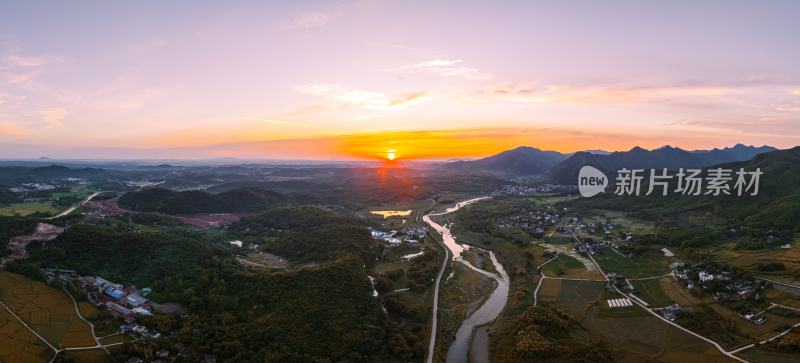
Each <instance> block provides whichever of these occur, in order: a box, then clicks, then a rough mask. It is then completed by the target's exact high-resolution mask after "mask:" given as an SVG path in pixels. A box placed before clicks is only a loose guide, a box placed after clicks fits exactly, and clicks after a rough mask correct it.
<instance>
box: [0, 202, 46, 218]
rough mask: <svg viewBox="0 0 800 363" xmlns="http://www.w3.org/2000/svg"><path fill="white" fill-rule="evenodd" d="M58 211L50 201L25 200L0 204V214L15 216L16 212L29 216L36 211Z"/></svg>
mask: <svg viewBox="0 0 800 363" xmlns="http://www.w3.org/2000/svg"><path fill="white" fill-rule="evenodd" d="M58 211H59V210H58V209H56V208H55V207H53V205H52V204H50V202H24V203H12V204H8V205H4V206H0V216H13V215H15V214H19V215H21V216H27V215H30V214H33V213H36V212H42V213H58Z"/></svg>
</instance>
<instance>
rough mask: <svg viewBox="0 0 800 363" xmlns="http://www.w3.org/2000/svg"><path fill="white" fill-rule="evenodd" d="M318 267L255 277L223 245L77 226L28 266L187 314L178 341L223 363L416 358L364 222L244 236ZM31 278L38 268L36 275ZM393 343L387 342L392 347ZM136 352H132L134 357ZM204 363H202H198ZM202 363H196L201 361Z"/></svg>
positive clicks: (276, 214) (280, 226)
mask: <svg viewBox="0 0 800 363" xmlns="http://www.w3.org/2000/svg"><path fill="white" fill-rule="evenodd" d="M232 232H236V233H239V232H241V233H243V234H246V235H247V236H248V238H255V239H262V240H269V243H268V245H267V246H269V248H270V249H271V250H274V251H275V252H281V253H285V254H286V255H287V256H289V257H290V258H292V259H295V260H305V259H307V258H309V257H306V256H310V258H313V259H315V260H316V261H317V262H318V263H316V264H315V265H314V266H313V267H305V268H297V269H294V270H291V271H288V272H274V271H273V270H268V269H258V270H256V269H248V268H245V267H243V266H241V265H240V264H239V263H238V262H237V261H236V259H235V258H234V255H233V254H232V250H231V249H230V248H229V247H227V246H224V245H221V244H219V245H215V244H211V243H209V242H207V241H204V240H199V239H196V238H192V237H191V236H184V235H180V234H177V232H165V231H161V232H157V233H156V232H141V231H136V230H125V229H122V228H119V227H117V228H110V227H101V226H93V225H76V226H73V227H71V228H69V229H68V230H67V231H66V232H64V233H63V234H62V235H61V236H59V237H58V238H56V239H55V240H53V241H50V242H48V243H46V244H44V245H42V244H40V243H34V244H33V245H32V246H31V248H30V249H31V252H32V256H31V258H30V259H29V260H28V261H26V262H25V264H27V265H28V266H31V267H32V266H48V267H63V268H73V269H76V270H78V271H79V272H80V273H81V274H86V275H100V276H102V277H104V278H107V279H110V280H112V281H115V282H119V283H123V284H134V285H136V286H139V287H151V288H153V292H152V294H151V295H150V296H151V297H152V298H153V299H154V300H156V301H158V302H162V303H163V302H178V303H180V304H183V305H184V306H185V307H186V308H187V309H188V316H186V317H185V318H183V319H180V320H179V322H178V326H177V327H176V329H177V331H179V335H178V338H179V339H180V340H181V341H183V342H185V343H186V344H187V345H188V347H189V348H190V350H191V351H192V352H193V353H194V354H195V356H194V357H193V358H192V359H195V358H199V357H202V355H203V354H213V355H215V356H216V357H217V361H224V362H253V361H258V362H264V361H269V362H272V361H274V362H289V361H295V362H375V361H396V360H397V359H398V358H397V357H398V356H404V357H410V355H408V354H410V353H406V354H400V355H398V354H396V353H390V352H392V351H394V352H397V351H400V352H410V351H411V348H410V347H409V344H414V342H415V339H417V338H416V337H415V336H413V334H410V333H409V332H408V330H407V329H405V328H403V327H401V326H398V325H397V324H396V323H392V322H390V321H389V319H388V315H387V314H386V312H384V311H383V308H382V306H381V304H382V303H381V301H382V300H381V298H380V297H374V296H373V295H372V293H373V287H372V285H371V283H370V281H369V278H368V277H367V272H366V270H365V268H364V265H365V263H366V262H368V260H365V257H368V258H370V259H371V260H374V257H369V256H372V254H373V253H374V251H373V247H374V246H373V245H372V243H373V241H372V240H371V238H370V237H369V232H368V231H367V229H366V227H365V226H363V225H361V224H360V222H357V221H355V220H352V219H350V218H348V217H344V216H341V215H338V214H335V213H332V212H329V211H325V210H322V209H319V208H314V207H279V208H277V209H275V210H271V211H269V212H267V213H266V214H264V215H261V216H257V217H252V218H248V219H245V220H243V221H242V222H241V223H239V224H237V230H236V231H232ZM30 270H33V269H29V271H30ZM390 337H391V340H392V341H393V343H390V342H389V340H390ZM131 349H134V348H131ZM196 360H197V359H196ZM196 360H195V361H196Z"/></svg>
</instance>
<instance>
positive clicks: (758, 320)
mask: <svg viewBox="0 0 800 363" xmlns="http://www.w3.org/2000/svg"><path fill="white" fill-rule="evenodd" d="M739 316H740V317H742V318H743V319H744V320H747V321H750V322H752V323H753V324H756V325H762V324H764V323H766V322H767V317H766V316H764V315H762V314H756V313H754V312H752V311H750V310H744V311H742V312H740V313H739Z"/></svg>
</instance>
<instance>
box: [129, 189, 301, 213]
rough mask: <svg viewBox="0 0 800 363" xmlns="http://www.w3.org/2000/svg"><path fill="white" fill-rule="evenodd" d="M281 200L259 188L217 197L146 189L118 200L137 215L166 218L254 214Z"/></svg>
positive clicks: (130, 193)
mask: <svg viewBox="0 0 800 363" xmlns="http://www.w3.org/2000/svg"><path fill="white" fill-rule="evenodd" d="M285 200H286V198H285V196H284V195H283V194H280V193H276V192H273V191H271V190H267V189H261V188H236V189H232V190H229V191H226V192H222V193H219V194H212V193H208V192H204V191H199V190H191V191H183V192H176V191H173V190H169V189H163V188H150V189H145V190H141V191H135V192H128V193H125V194H124V195H123V196H122V197H120V199H119V205H120V207H122V208H125V209H129V210H134V211H139V212H161V213H167V214H191V213H221V212H258V211H263V210H266V209H269V208H271V207H274V206H276V205H278V204H280V203H283V202H284V201H285Z"/></svg>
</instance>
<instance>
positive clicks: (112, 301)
mask: <svg viewBox="0 0 800 363" xmlns="http://www.w3.org/2000/svg"><path fill="white" fill-rule="evenodd" d="M40 271H41V272H42V275H43V276H44V278H45V281H47V283H59V284H70V283H73V282H75V281H77V282H79V283H80V284H81V288H82V289H83V291H84V292H85V293H86V297H87V300H89V302H91V303H92V304H93V305H95V306H96V307H98V308H99V309H101V310H105V311H108V312H109V313H110V314H111V315H112V316H114V317H118V318H120V319H122V320H123V321H125V323H124V324H123V325H122V326H120V329H121V330H122V331H124V332H126V333H130V334H137V335H139V336H142V337H146V338H152V339H155V338H159V337H160V336H161V334H159V333H158V332H157V331H155V330H152V329H149V328H147V327H145V326H143V325H139V324H137V322H136V319H137V317H140V316H152V315H153V312H152V302H151V301H150V300H149V299H148V298H147V297H146V295H147V294H148V293H150V289H147V288H145V289H142V290H137V289H133V288H125V287H124V286H123V285H121V284H116V283H113V282H111V281H108V280H106V279H104V278H102V277H99V276H81V275H79V274H78V273H77V272H76V271H75V270H68V269H58V268H43V269H41V270H40Z"/></svg>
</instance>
